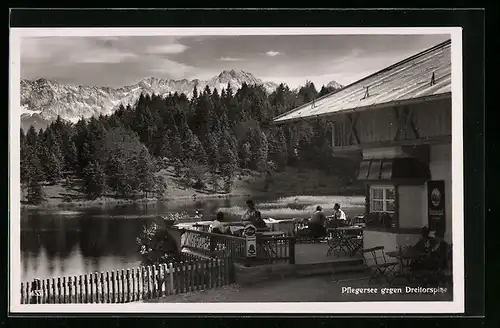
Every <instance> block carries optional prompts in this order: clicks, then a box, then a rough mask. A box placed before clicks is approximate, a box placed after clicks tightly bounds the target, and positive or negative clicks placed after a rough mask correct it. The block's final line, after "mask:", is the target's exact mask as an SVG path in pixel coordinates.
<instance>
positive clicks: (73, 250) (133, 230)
mask: <svg viewBox="0 0 500 328" xmlns="http://www.w3.org/2000/svg"><path fill="white" fill-rule="evenodd" d="M255 200H256V202H257V204H259V203H261V204H263V205H265V203H266V201H267V202H268V205H273V204H272V203H269V202H270V201H271V199H265V198H263V199H261V198H255ZM245 201H246V198H232V199H211V200H189V199H188V200H184V201H176V202H159V203H154V204H147V205H145V204H132V205H131V204H127V205H122V206H116V207H112V208H108V209H102V208H94V209H80V208H78V209H77V210H71V211H68V210H65V211H50V210H23V211H22V212H21V236H20V238H21V268H22V280H23V281H28V280H31V279H33V278H49V277H57V276H68V275H80V274H84V273H90V272H99V271H108V270H114V269H123V268H129V267H134V266H138V265H140V258H139V256H138V252H137V246H136V237H137V236H138V235H139V233H140V232H141V230H142V226H143V225H144V224H146V223H148V222H150V221H151V220H152V219H154V218H156V217H158V216H159V215H165V214H167V213H174V212H184V211H185V212H187V213H188V214H190V215H194V212H195V210H198V211H199V212H201V213H202V214H203V220H210V219H211V218H212V217H213V216H214V215H215V212H216V211H217V209H218V208H221V207H225V208H231V207H235V206H237V207H242V208H244V207H245ZM333 202H334V201H332V203H333ZM335 202H336V201H335ZM340 202H341V203H344V202H343V201H342V200H340ZM282 205H283V204H281V205H280V206H282ZM266 206H267V205H266ZM286 206H288V208H290V205H286ZM360 209H361V210H362V207H361V208H360ZM305 214H307V213H305ZM228 216H229V215H228Z"/></svg>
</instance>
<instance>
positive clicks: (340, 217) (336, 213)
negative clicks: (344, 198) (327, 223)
mask: <svg viewBox="0 0 500 328" xmlns="http://www.w3.org/2000/svg"><path fill="white" fill-rule="evenodd" d="M333 210H334V214H333V215H334V216H335V220H343V221H346V220H347V216H346V215H345V213H344V211H342V210H341V209H340V205H339V203H336V204H335V205H334V206H333Z"/></svg>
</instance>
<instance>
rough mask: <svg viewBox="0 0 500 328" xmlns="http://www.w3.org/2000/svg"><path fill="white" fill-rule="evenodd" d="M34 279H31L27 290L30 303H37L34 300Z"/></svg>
mask: <svg viewBox="0 0 500 328" xmlns="http://www.w3.org/2000/svg"><path fill="white" fill-rule="evenodd" d="M35 291H36V279H33V281H32V282H31V288H30V291H29V294H28V295H29V297H30V302H29V303H30V304H37V303H36V301H37V299H36V292H35Z"/></svg>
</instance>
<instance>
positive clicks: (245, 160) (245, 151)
mask: <svg viewBox="0 0 500 328" xmlns="http://www.w3.org/2000/svg"><path fill="white" fill-rule="evenodd" d="M240 162H241V165H242V167H243V168H244V169H248V166H249V165H250V163H251V162H252V151H251V146H250V143H249V142H245V143H243V144H242V145H241V149H240Z"/></svg>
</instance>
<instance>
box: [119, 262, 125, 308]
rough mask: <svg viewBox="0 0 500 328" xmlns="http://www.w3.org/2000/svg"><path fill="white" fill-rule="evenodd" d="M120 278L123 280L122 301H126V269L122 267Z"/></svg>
mask: <svg viewBox="0 0 500 328" xmlns="http://www.w3.org/2000/svg"><path fill="white" fill-rule="evenodd" d="M120 279H121V282H122V290H121V297H120V301H121V303H125V270H124V269H122V272H121V276H120Z"/></svg>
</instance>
